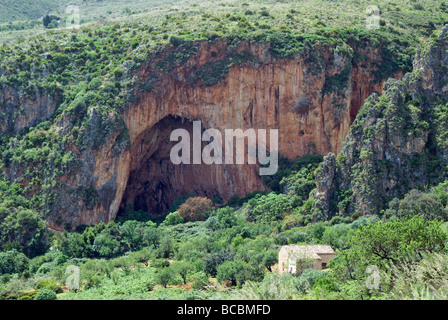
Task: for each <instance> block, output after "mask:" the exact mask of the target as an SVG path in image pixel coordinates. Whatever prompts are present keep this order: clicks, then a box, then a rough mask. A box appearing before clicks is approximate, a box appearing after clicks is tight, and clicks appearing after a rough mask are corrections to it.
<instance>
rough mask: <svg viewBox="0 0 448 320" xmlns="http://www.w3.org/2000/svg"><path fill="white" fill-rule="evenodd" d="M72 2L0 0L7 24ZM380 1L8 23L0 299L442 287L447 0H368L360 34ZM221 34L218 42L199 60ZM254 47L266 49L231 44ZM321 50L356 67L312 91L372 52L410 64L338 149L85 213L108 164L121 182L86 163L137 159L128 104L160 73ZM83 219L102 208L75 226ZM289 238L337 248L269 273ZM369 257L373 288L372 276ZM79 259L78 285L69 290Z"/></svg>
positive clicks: (102, 5)
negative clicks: (198, 188)
mask: <svg viewBox="0 0 448 320" xmlns="http://www.w3.org/2000/svg"><path fill="white" fill-rule="evenodd" d="M65 4H66V3H65V2H61V1H54V2H53V1H34V2H32V3H31V4H28V3H27V2H25V1H2V2H1V3H0V6H2V7H1V8H0V9H1V10H0V12H1V14H2V21H3V22H5V23H6V24H7V25H8V24H9V23H11V24H14V23H16V24H17V23H19V22H23V21H26V20H36V19H39V18H40V17H41V16H42V15H44V14H47V13H51V14H54V15H57V16H60V17H61V18H62V19H64V18H65V13H64V10H65V9H64V8H65ZM371 4H372V3H371V1H368V0H346V1H332V0H311V1H307V0H303V1H295V0H294V1H288V0H283V1H273V0H265V1H262V0H257V1H250V0H247V1H244V2H242V1H238V0H218V1H209V0H207V1H176V0H173V1H171V2H167V1H162V0H155V1H140V0H136V1H131V0H118V1H112V0H103V1H93V0H91V1H82V2H81V1H80V2H79V8H80V13H81V22H82V25H81V27H80V28H79V29H77V30H76V29H75V30H67V29H65V28H64V26H60V27H58V28H54V29H51V30H49V29H46V28H44V27H43V26H42V25H41V24H40V22H38V24H26V25H24V30H11V28H9V29H8V27H6V28H3V27H2V28H0V29H1V30H3V31H0V40H1V41H2V44H1V45H0V300H32V299H35V300H54V299H60V300H65V299H66V300H76V299H190V300H192V299H267V300H270V299H285V300H290V299H297V300H305V299H348V300H349V299H356V300H365V299H372V300H376V299H447V298H448V286H447V283H446V282H447V280H446V279H447V278H448V271H447V269H446V264H447V263H448V255H447V248H448V232H447V228H448V227H447V226H448V222H447V221H448V182H447V181H448V180H447V179H448V151H447V150H448V147H447V143H446V138H447V136H448V134H447V132H448V116H447V114H448V104H447V103H448V94H447V92H448V85H447V84H448V72H447V70H448V37H447V33H448V27H444V25H446V24H448V5H446V2H445V1H442V0H427V1H423V0H421V1H420V0H413V1H404V0H400V1H386V0H379V1H377V2H376V5H377V6H378V7H379V10H380V15H381V20H380V23H379V28H378V29H368V28H366V18H367V12H366V9H367V7H368V6H369V5H371ZM18 29H21V28H18ZM222 43H225V45H226V49H225V50H223V51H224V53H222V56H219V57H215V56H214V55H218V53H217V52H215V51H212V52H210V56H211V57H212V58H210V59H211V60H210V61H207V62H204V64H202V65H200V66H198V65H197V64H194V63H192V62H191V61H192V58H195V57H197V56H198V55H200V54H201V52H200V48H201V46H207V45H216V46H219V45H221V44H222ZM247 43H249V44H250V45H253V46H257V48H261V49H260V50H263V53H262V54H261V55H260V56H262V57H263V59H264V60H263V59H258V60H257V59H256V58H254V56H252V55H251V54H250V52H248V51H238V49H239V48H240V47H241V46H244V45H247ZM322 52H323V53H326V54H328V55H329V56H331V57H333V59H335V60H336V58H337V57H340V55H339V54H342V55H343V56H344V57H348V58H347V61H348V63H347V65H348V69H347V68H344V69H343V71H341V72H340V73H335V74H328V75H327V74H325V71H324V72H323V75H322V79H319V81H320V80H322V82H325V83H326V86H324V89H323V90H322V92H316V95H323V96H325V94H327V93H328V92H332V91H344V90H345V89H346V88H345V87H344V85H345V84H346V83H345V82H347V78H348V76H347V70H352V69H351V68H358V67H359V66H363V65H362V62H364V61H366V60H367V58H368V54H369V53H370V52H376V53H377V55H378V57H379V58H378V59H379V60H374V65H372V66H371V69H372V70H374V71H372V72H373V76H372V80H371V83H370V84H372V86H373V84H377V83H382V82H383V81H386V80H387V79H389V78H390V77H393V76H397V75H405V74H407V75H406V76H404V77H403V78H402V79H400V80H393V79H392V80H389V81H387V82H386V85H385V86H384V93H383V95H380V94H377V93H375V94H373V95H372V96H371V97H370V98H369V99H368V100H367V102H366V103H363V105H362V107H361V110H360V112H359V114H358V117H357V118H356V120H355V121H354V122H353V125H352V127H351V130H350V133H349V134H348V136H347V138H346V139H345V142H344V146H343V150H342V152H341V153H340V154H339V155H338V156H337V157H336V156H334V155H329V156H327V157H324V156H326V155H319V154H305V155H303V156H302V157H298V158H297V159H294V160H291V159H286V158H282V159H280V169H279V171H278V173H277V174H276V175H274V176H271V177H266V178H265V179H264V180H263V182H264V183H265V186H266V190H260V191H257V192H254V193H250V194H247V195H245V194H239V195H238V194H235V195H233V196H232V197H230V199H226V200H227V201H224V200H223V199H221V198H220V197H215V198H213V197H210V199H209V198H206V197H203V196H198V195H195V194H194V193H187V194H184V195H182V196H179V197H178V198H177V199H176V200H175V201H173V202H172V203H170V210H169V211H170V212H165V213H166V214H165V215H163V216H155V215H152V214H151V212H147V211H149V210H139V209H137V208H136V207H135V204H134V203H124V205H123V206H122V207H121V208H120V210H119V214H118V215H117V218H116V219H114V221H110V222H109V221H107V222H109V223H107V224H106V223H105V222H104V221H106V219H105V218H104V216H100V214H103V212H99V211H101V210H96V209H97V208H102V207H101V206H102V203H103V202H104V203H108V201H109V200H110V197H109V195H111V194H112V193H113V191H116V189H117V188H116V186H114V185H113V182H114V181H113V178H114V177H116V176H117V175H120V174H123V173H122V172H119V173H118V174H117V172H114V171H113V170H114V167H116V166H118V165H116V163H114V164H113V165H107V168H105V169H104V172H106V173H108V174H109V173H110V176H112V178H110V177H109V176H108V179H110V181H112V183H111V185H112V186H111V185H109V184H108V182H105V183H104V184H103V185H102V186H101V187H103V186H106V187H104V188H98V187H96V186H95V184H94V183H92V181H93V178H95V177H94V175H95V174H97V171H95V170H96V169H97V168H96V166H100V165H101V164H102V163H103V162H102V160H104V159H103V157H104V158H109V157H110V158H114V159H116V158H119V157H123V158H124V159H127V160H126V161H128V162H129V161H131V160H129V159H130V158H126V156H127V155H129V154H128V152H129V150H130V148H131V145H130V144H131V138H130V134H129V132H130V131H129V128H127V127H126V123H125V121H124V120H125V113H126V111H127V110H128V108H129V107H130V105H132V104H133V103H134V102H136V101H138V99H139V98H140V97H142V96H144V95H145V94H154V95H157V94H158V92H160V91H159V90H165V89H166V88H163V84H164V82H163V79H164V78H169V77H171V78H172V79H175V81H174V80H173V83H175V85H176V84H179V83H187V85H189V87H188V88H197V87H201V88H203V89H204V91H207V89H211V88H212V87H213V86H219V85H220V84H221V83H222V82H223V81H224V79H225V78H226V75H227V74H228V72H229V70H231V68H232V67H235V66H240V67H241V66H248V65H250V66H252V67H254V68H256V67H259V66H262V65H263V64H264V63H266V64H271V65H274V64H276V63H278V64H280V65H282V63H285V62H288V61H291V59H293V58H294V57H301V58H303V60H304V61H307V63H309V65H311V66H313V67H315V69H318V68H319V66H321V64H322V63H324V62H325V59H323V58H322V56H323V54H322ZM366 52H367V53H366ZM334 57H336V58H334ZM198 60H200V59H198ZM262 60H263V61H262ZM182 68H184V70H186V71H185V73H186V74H187V75H188V76H187V77H181V76H180V73H177V72H178V70H179V69H182ZM359 68H360V69H362V68H363V67H359ZM311 69H312V68H310V71H309V74H308V75H310V74H311V73H312V72H315V70H314V69H313V70H311ZM142 70H143V71H142ZM188 72H190V73H189V74H188ZM307 72H308V71H307ZM366 72H367V71H366ZM319 81H316V82H319ZM175 88H177V87H175ZM173 91H175V90H173ZM274 91H275V90H274ZM242 95H243V94H242ZM273 95H274V96H275V94H273ZM205 100H206V99H205ZM200 103H203V104H204V105H205V104H208V102H207V101H206V102H204V101H201V102H200ZM204 109H205V108H204ZM335 114H336V115H338V113H335ZM28 119H31V120H30V121H27V120H28ZM139 120H141V119H139ZM162 129H163V128H162ZM151 132H152V131H151ZM105 145H109V146H110V149H107V150H109V151H110V152H109V153H107V154H106V153H105V154H102V153H101V151H102V150H104V149H102V148H103V147H104V146H105ZM142 145H143V143H142ZM95 156H96V157H97V158H94V157H95ZM98 159H100V161H96V160H98ZM117 163H118V162H117ZM109 170H110V171H109ZM105 180H106V179H105ZM107 181H109V180H107ZM391 185H392V187H391ZM168 187H169V186H168ZM114 188H115V189H114ZM100 189H101V190H100ZM212 191H214V190H212ZM191 192H195V190H194V186H192V190H191ZM120 201H121V200H120ZM123 202H124V201H123ZM118 205H119V204H118ZM118 205H117V206H118ZM95 208H96V209H95ZM117 210H118V209H117ZM81 213H82V214H84V215H85V216H88V214H90V217H100V218H98V219H97V220H94V219H93V218H92V219H91V220H89V221H85V222H84V221H83V223H82V224H81V223H78V220H76V219H75V218H78V217H79V216H81ZM86 213H87V214H86ZM108 213H109V212H107V213H106V214H108ZM113 218H115V217H113ZM84 223H85V224H84ZM50 227H51V228H50ZM57 228H59V231H57V230H55V229H57ZM284 245H330V246H331V247H332V248H333V249H334V250H335V252H336V253H337V254H338V255H337V257H336V258H334V259H333V260H332V261H331V262H330V264H329V265H328V266H326V267H328V268H326V269H324V270H314V269H311V268H309V266H308V267H303V268H301V269H300V271H299V272H297V274H295V275H292V274H289V273H288V272H286V273H285V274H283V275H280V274H279V273H278V270H279V267H280V266H279V265H278V262H279V261H278V253H279V251H280V249H281V247H282V246H284ZM297 261H298V260H297ZM297 261H296V263H299V262H300V261H299V262H297ZM372 266H374V267H376V268H378V272H379V274H378V275H379V277H380V279H381V280H380V283H379V286H378V287H377V288H372V287H366V281H367V280H368V279H370V271H369V270H371V269H369V268H371V267H372ZM67 268H68V269H67ZM72 268H75V269H76V268H78V269H77V270H80V276H81V279H80V283H79V287H77V288H70V287H67V286H66V284H67V282H66V281H67V279H69V277H70V273H71V271H70V270H73V269H72ZM375 270H376V269H375Z"/></svg>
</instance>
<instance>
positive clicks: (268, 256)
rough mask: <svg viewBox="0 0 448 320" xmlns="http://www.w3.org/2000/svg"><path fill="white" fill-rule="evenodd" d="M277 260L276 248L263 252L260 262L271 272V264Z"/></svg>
mask: <svg viewBox="0 0 448 320" xmlns="http://www.w3.org/2000/svg"><path fill="white" fill-rule="evenodd" d="M277 262H278V252H277V250H269V251H267V252H266V253H265V254H264V256H263V260H262V264H263V266H264V267H266V268H267V269H268V270H269V272H272V266H273V265H275V264H276V263H277Z"/></svg>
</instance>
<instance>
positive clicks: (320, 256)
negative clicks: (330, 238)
mask: <svg viewBox="0 0 448 320" xmlns="http://www.w3.org/2000/svg"><path fill="white" fill-rule="evenodd" d="M335 256H336V253H335V252H334V251H333V249H332V248H331V247H330V246H327V245H288V246H283V247H282V248H281V250H280V252H279V254H278V271H279V273H280V274H282V273H284V272H289V273H291V274H295V273H302V271H303V270H305V269H314V270H322V269H325V268H326V267H327V265H328V263H329V262H330V259H332V258H334V257H335Z"/></svg>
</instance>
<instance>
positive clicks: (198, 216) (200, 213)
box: [177, 197, 213, 221]
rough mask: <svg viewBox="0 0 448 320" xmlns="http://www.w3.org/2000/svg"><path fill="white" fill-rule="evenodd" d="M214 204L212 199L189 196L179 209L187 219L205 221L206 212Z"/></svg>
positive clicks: (181, 214) (180, 213)
mask: <svg viewBox="0 0 448 320" xmlns="http://www.w3.org/2000/svg"><path fill="white" fill-rule="evenodd" d="M212 205H213V203H212V201H211V200H210V199H208V198H204V197H194V198H188V199H187V201H185V203H184V204H182V205H181V206H180V207H179V209H178V210H177V211H178V212H179V215H180V216H181V217H182V218H183V219H184V220H185V221H203V220H205V219H206V213H207V212H208V211H209V210H210V209H211V208H212Z"/></svg>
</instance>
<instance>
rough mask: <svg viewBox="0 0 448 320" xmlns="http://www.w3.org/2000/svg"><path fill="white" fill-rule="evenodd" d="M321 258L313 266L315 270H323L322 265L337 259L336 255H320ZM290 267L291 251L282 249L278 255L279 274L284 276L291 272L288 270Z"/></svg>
mask: <svg viewBox="0 0 448 320" xmlns="http://www.w3.org/2000/svg"><path fill="white" fill-rule="evenodd" d="M319 256H320V258H321V259H319V260H317V259H316V261H315V264H314V266H313V269H314V270H322V263H326V264H327V265H328V263H329V262H330V260H331V259H333V258H334V257H335V254H334V253H331V254H319ZM288 266H289V251H288V250H286V249H285V248H282V249H281V250H280V252H279V254H278V272H279V274H283V273H285V272H289V270H288Z"/></svg>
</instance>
